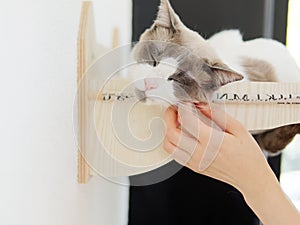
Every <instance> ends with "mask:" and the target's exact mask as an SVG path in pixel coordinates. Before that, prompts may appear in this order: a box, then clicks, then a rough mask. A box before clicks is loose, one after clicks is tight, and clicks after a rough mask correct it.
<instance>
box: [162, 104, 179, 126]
mask: <svg viewBox="0 0 300 225" xmlns="http://www.w3.org/2000/svg"><path fill="white" fill-rule="evenodd" d="M165 122H166V126H167V130H168V129H175V130H179V129H178V127H179V122H178V112H177V108H176V107H175V106H170V107H169V108H167V110H166V112H165Z"/></svg>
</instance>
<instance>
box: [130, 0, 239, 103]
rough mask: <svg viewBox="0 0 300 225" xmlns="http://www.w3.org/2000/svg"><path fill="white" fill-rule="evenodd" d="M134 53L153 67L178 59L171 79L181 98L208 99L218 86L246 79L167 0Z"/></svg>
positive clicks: (142, 36)
mask: <svg viewBox="0 0 300 225" xmlns="http://www.w3.org/2000/svg"><path fill="white" fill-rule="evenodd" d="M132 53H133V57H134V59H135V60H136V61H137V62H139V63H147V64H149V65H151V66H154V67H156V66H157V65H159V63H160V62H161V61H162V60H163V59H164V58H173V59H175V60H176V61H177V62H178V65H177V66H178V68H177V71H176V72H175V73H174V74H170V75H169V79H168V80H169V81H173V84H174V85H173V86H174V94H175V96H176V97H177V98H178V99H179V100H186V101H194V102H198V101H201V102H207V101H209V100H210V98H211V96H212V94H213V92H214V91H216V90H217V89H218V88H219V87H221V86H222V85H225V84H227V83H230V82H234V81H238V80H241V79H242V78H243V76H241V75H240V74H238V73H236V72H234V71H233V70H231V69H230V68H228V67H227V66H226V65H225V64H224V63H223V62H222V61H221V60H220V59H219V58H218V56H217V54H216V53H215V51H214V49H212V48H211V47H210V46H209V44H208V43H207V42H206V41H205V40H204V39H203V38H202V37H201V36H200V35H199V34H198V33H196V32H194V31H192V30H190V29H188V28H187V27H186V26H185V25H184V24H183V23H182V22H181V20H180V18H179V17H178V16H177V15H176V14H175V12H174V10H173V9H172V7H171V5H170V3H169V1H168V0H161V5H160V7H159V12H158V15H157V18H156V20H155V22H154V24H153V25H152V26H151V27H150V28H149V29H147V30H146V31H145V32H144V33H143V34H142V35H141V37H140V41H139V42H138V44H137V45H136V46H135V47H134V49H133V51H132Z"/></svg>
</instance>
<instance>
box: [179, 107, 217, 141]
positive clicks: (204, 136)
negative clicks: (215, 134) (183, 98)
mask: <svg viewBox="0 0 300 225" xmlns="http://www.w3.org/2000/svg"><path fill="white" fill-rule="evenodd" d="M178 114H179V117H180V121H181V128H182V130H183V131H184V132H186V133H188V134H190V135H191V136H192V137H194V138H196V139H198V140H199V142H200V143H202V142H207V140H209V136H210V133H211V130H212V128H211V127H209V126H207V125H206V124H205V123H203V122H202V121H201V120H200V119H199V117H200V115H199V113H198V112H197V109H196V108H195V107H194V105H192V104H179V105H178Z"/></svg>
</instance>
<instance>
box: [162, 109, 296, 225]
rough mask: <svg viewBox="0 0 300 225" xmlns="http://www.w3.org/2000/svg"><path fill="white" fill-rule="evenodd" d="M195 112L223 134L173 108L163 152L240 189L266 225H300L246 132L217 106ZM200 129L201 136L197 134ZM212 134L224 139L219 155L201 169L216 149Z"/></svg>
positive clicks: (168, 120) (196, 170) (195, 117)
mask: <svg viewBox="0 0 300 225" xmlns="http://www.w3.org/2000/svg"><path fill="white" fill-rule="evenodd" d="M197 108H198V110H199V111H200V112H201V113H202V114H204V115H205V116H206V117H207V118H208V119H210V120H212V121H213V122H214V123H215V124H216V125H217V126H218V127H219V128H221V129H215V128H212V127H211V126H209V125H207V123H204V122H202V120H200V119H199V118H198V117H197V116H196V115H195V114H194V113H192V112H191V110H185V109H183V110H182V109H178V108H176V107H173V106H172V107H170V108H169V109H168V110H167V111H166V115H165V122H166V126H167V133H166V138H165V142H164V148H165V150H166V151H167V152H168V153H170V154H172V155H173V157H174V159H175V160H176V161H178V162H179V163H181V164H183V165H184V166H186V167H188V168H190V169H191V170H193V171H195V172H197V173H201V174H203V175H206V176H209V177H212V178H215V179H217V180H220V181H223V182H226V183H228V184H230V185H232V186H234V187H235V188H237V189H238V190H239V191H240V192H241V193H242V194H243V196H244V198H245V200H246V202H247V204H248V205H249V206H250V207H251V208H252V210H253V211H254V212H255V213H256V215H257V216H258V217H259V218H260V220H261V221H262V222H263V224H264V225H278V224H285V225H299V224H300V213H299V212H298V210H297V209H296V208H295V206H294V205H293V204H292V203H291V201H290V200H289V199H288V197H287V196H286V195H285V193H284V192H283V191H282V189H281V187H280V185H279V182H278V181H277V179H276V177H275V175H274V173H273V172H272V170H271V168H270V167H269V165H268V163H267V161H266V159H265V157H264V155H263V153H262V151H261V150H260V148H259V146H258V144H257V142H256V141H255V140H254V139H253V137H252V136H251V134H250V133H249V132H248V131H247V129H246V128H245V127H244V126H243V125H242V124H241V123H240V122H238V121H237V120H235V119H234V118H232V117H230V116H229V115H227V114H226V113H225V112H223V111H222V110H221V109H220V108H218V107H216V106H213V107H211V108H209V107H208V106H200V107H197ZM178 112H179V113H178ZM212 115H213V116H212ZM187 126H188V127H187ZM199 128H201V129H199ZM197 129H198V130H200V132H195V131H196V130H197ZM186 131H188V132H186ZM213 132H215V133H217V134H220V136H219V137H221V139H220V144H218V146H219V147H218V151H216V152H217V154H216V155H215V157H213V158H211V159H209V160H208V162H209V164H207V166H205V167H202V166H201V164H203V162H206V161H207V160H206V158H207V157H208V156H207V155H206V152H207V148H210V146H212V145H211V144H210V138H211V134H212V133H213ZM203 168H205V169H203Z"/></svg>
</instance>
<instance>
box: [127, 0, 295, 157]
mask: <svg viewBox="0 0 300 225" xmlns="http://www.w3.org/2000/svg"><path fill="white" fill-rule="evenodd" d="M132 54H133V57H134V59H135V60H136V61H138V62H139V63H147V64H149V65H151V66H153V67H157V66H158V65H159V63H160V62H161V61H162V60H163V59H165V58H173V59H175V60H176V61H177V65H176V71H175V72H174V73H173V74H171V75H170V76H169V77H168V80H170V81H173V88H174V95H175V96H176V97H177V98H178V99H179V100H184V101H191V102H208V101H210V99H211V97H212V94H213V93H214V92H215V91H216V90H217V89H219V88H220V87H221V86H223V85H226V84H228V83H230V82H236V81H241V80H242V79H243V80H249V81H261V82H264V81H289V82H293V81H295V82H300V71H299V68H298V67H297V65H296V63H295V62H294V60H293V59H292V57H291V56H290V54H289V53H288V51H287V49H286V48H285V47H284V46H283V45H282V44H280V43H279V42H276V41H274V40H267V39H262V38H261V39H255V40H252V41H246V42H244V41H243V39H242V36H241V34H240V33H239V32H238V31H234V30H229V31H223V32H220V33H218V34H216V35H214V36H213V37H211V38H210V39H208V40H205V39H204V38H202V37H201V36H200V35H199V34H198V33H196V32H194V31H192V30H190V29H189V28H187V27H186V26H185V25H184V24H183V23H182V22H181V20H180V18H179V17H178V15H177V14H175V12H174V10H173V9H172V7H171V5H170V3H169V1H168V0H161V5H160V7H159V12H158V15H157V18H156V20H155V22H154V24H153V25H152V26H151V27H150V28H149V29H147V30H146V31H145V32H144V33H143V34H142V35H141V37H140V41H139V43H138V44H137V45H136V46H135V47H134V48H133V51H132ZM287 71H288V72H287ZM155 86H156V84H154V85H153V84H151V80H150V82H149V80H148V81H147V80H146V79H145V88H144V89H141V90H137V93H138V96H140V97H141V98H143V97H146V91H147V90H150V89H151V88H155ZM297 133H300V125H299V124H296V125H290V126H284V127H281V128H277V129H273V130H269V131H265V132H263V133H260V134H258V135H256V136H255V138H256V140H257V142H258V144H259V145H260V147H261V148H262V149H264V150H267V151H269V152H271V153H276V152H279V151H280V150H282V149H284V148H285V146H286V145H287V144H289V143H290V142H291V140H292V139H293V137H294V136H295V135H296V134H297Z"/></svg>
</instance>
